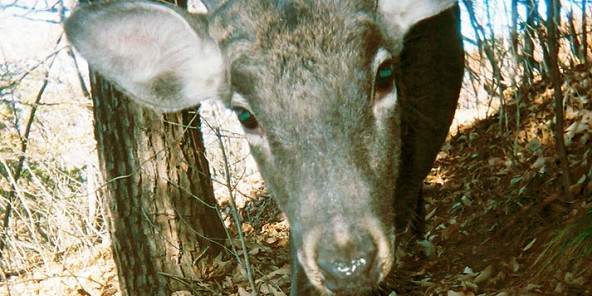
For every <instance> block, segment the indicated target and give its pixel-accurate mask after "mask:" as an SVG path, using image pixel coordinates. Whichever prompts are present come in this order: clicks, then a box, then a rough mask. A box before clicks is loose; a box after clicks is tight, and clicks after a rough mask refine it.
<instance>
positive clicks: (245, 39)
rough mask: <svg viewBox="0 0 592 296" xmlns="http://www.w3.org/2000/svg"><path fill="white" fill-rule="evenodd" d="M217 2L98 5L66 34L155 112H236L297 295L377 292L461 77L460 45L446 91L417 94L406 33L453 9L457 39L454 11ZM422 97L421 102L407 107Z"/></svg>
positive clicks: (435, 6) (422, 0) (423, 2)
mask: <svg viewBox="0 0 592 296" xmlns="http://www.w3.org/2000/svg"><path fill="white" fill-rule="evenodd" d="M204 2H205V1H204ZM204 4H206V6H207V7H208V10H209V12H208V14H207V15H190V14H188V13H186V12H183V11H181V10H178V9H175V8H173V7H169V6H166V5H162V4H156V3H150V2H111V3H108V4H101V5H95V6H86V7H83V8H81V9H79V10H78V11H77V12H75V13H74V14H73V15H72V16H71V17H70V18H69V20H68V21H67V23H66V33H67V35H68V38H69V40H70V41H71V42H72V44H73V45H74V46H75V47H76V48H77V49H78V51H79V52H80V53H81V55H82V56H83V57H85V58H86V59H87V60H88V62H89V64H90V65H91V66H92V67H93V68H94V69H96V70H97V71H99V72H100V73H102V74H103V75H105V76H106V77H107V78H109V79H111V80H112V81H113V82H114V83H115V84H117V85H118V86H119V87H120V88H121V89H122V90H123V91H125V92H127V93H128V94H129V95H130V96H131V97H132V98H134V99H136V100H137V101H138V102H140V103H142V104H144V105H147V106H150V107H152V108H154V109H156V110H159V111H162V112H169V111H177V110H181V109H184V108H188V107H191V106H194V105H197V104H199V102H200V100H202V99H205V98H208V97H214V96H215V97H219V98H220V99H222V100H223V101H224V102H225V103H226V105H227V106H228V107H229V108H232V109H233V110H235V112H236V113H237V115H238V117H239V120H240V121H241V123H242V124H243V127H244V130H245V134H246V137H247V140H248V141H249V143H250V145H251V152H252V154H253V156H254V157H255V160H256V161H257V164H258V166H259V170H260V171H261V173H262V175H263V178H264V179H265V181H266V184H267V185H268V186H269V188H270V191H271V192H272V193H273V195H274V197H275V198H276V200H277V202H278V204H279V205H280V208H281V209H282V210H283V211H284V212H285V213H286V216H287V218H288V221H289V223H290V228H291V229H290V236H291V252H292V256H293V259H292V263H293V269H292V270H293V275H292V276H293V281H292V291H291V293H292V295H301V294H309V293H312V290H311V289H310V287H309V286H311V287H314V290H316V291H318V292H319V293H322V294H345V293H352V294H356V295H357V294H359V293H363V292H366V291H369V290H370V289H372V288H374V287H376V286H377V285H378V283H380V282H381V281H382V280H383V279H384V278H385V277H386V276H387V275H388V274H389V273H390V272H391V269H392V266H393V257H394V249H395V242H396V235H395V234H396V232H397V231H403V228H405V227H406V223H407V222H408V221H409V217H410V215H412V214H413V213H414V211H415V209H416V206H417V205H419V207H420V208H421V207H423V205H422V204H421V202H420V201H421V198H420V194H419V190H420V188H421V182H422V180H423V178H425V175H426V174H427V172H428V171H429V168H430V167H431V166H432V163H433V160H434V157H435V155H436V153H437V151H438V149H439V148H440V145H441V143H442V141H443V139H444V137H445V135H446V132H447V130H448V126H449V125H450V120H451V118H452V115H453V114H454V106H455V105H456V99H457V96H458V90H459V87H460V80H461V78H462V66H463V65H462V63H463V61H462V45H459V44H460V37H459V35H458V36H453V37H454V38H452V40H451V41H450V42H451V43H452V46H451V48H452V50H446V49H438V48H434V49H432V51H434V50H435V52H440V51H441V52H443V53H445V54H444V57H446V55H449V56H451V57H454V59H453V61H444V62H447V63H452V65H453V66H454V67H453V68H454V69H451V73H452V74H448V73H441V72H447V70H446V69H447V66H446V65H444V66H440V67H436V68H437V69H438V70H435V71H434V72H436V73H431V72H430V71H426V73H424V75H426V76H428V77H434V78H433V79H434V80H441V81H436V82H435V84H434V85H435V86H434V87H426V89H429V90H433V91H429V90H424V89H420V90H417V89H409V88H408V87H406V86H407V85H406V84H405V83H403V82H402V81H406V83H407V82H408V85H413V86H414V88H418V87H421V85H422V84H421V83H419V84H418V83H417V82H416V80H419V79H421V77H416V78H413V77H414V73H413V71H412V69H410V70H409V72H408V73H405V71H402V72H401V67H400V65H405V63H406V62H407V63H409V61H404V60H400V59H401V57H403V56H405V55H413V53H406V52H405V50H406V49H405V43H406V42H405V39H404V38H405V36H406V34H407V33H408V31H409V30H410V29H411V28H412V27H413V26H414V25H415V24H417V23H418V22H420V21H422V20H424V19H429V18H431V17H434V16H436V15H439V14H441V13H443V12H444V13H447V14H448V15H450V16H444V19H445V20H444V22H443V23H445V24H446V26H448V27H450V28H448V31H446V32H449V33H450V34H451V35H454V34H457V33H458V22H457V21H456V20H455V19H454V15H455V13H454V11H455V7H456V6H455V1H454V0H414V1H411V0H398V1H378V2H376V1H304V0H295V1H287V0H276V1H273V0H267V1H261V0H251V1H248V0H244V1H241V0H234V1H233V0H229V1H222V2H221V3H219V2H218V1H212V2H208V3H204ZM456 17H457V16H456ZM446 20H447V21H446ZM417 36H418V38H419V39H421V37H422V35H421V32H419V33H418V34H417ZM430 38H431V35H430ZM430 38H428V39H430ZM444 39H445V38H444ZM409 42H410V44H413V40H410V41H409ZM445 43H446V41H445V40H444V41H442V42H440V43H438V44H437V45H436V46H445ZM420 44H421V43H420ZM423 47H426V46H423ZM418 48H421V46H420V47H418ZM422 56H426V58H427V59H428V60H430V61H431V60H438V59H440V58H438V54H435V55H434V54H432V53H430V52H429V50H428V51H427V52H426V53H425V54H421V55H420V56H418V57H416V58H422ZM436 62H439V61H436ZM459 63H460V65H458V64H459ZM408 67H410V68H412V67H413V65H411V66H408ZM459 69H460V70H459ZM403 70H404V69H403ZM424 71H425V69H424ZM447 75H448V76H447ZM399 76H400V77H401V81H399ZM441 76H444V78H441V79H440V78H439V77H441ZM424 84H425V85H426V86H428V85H430V81H425V82H424ZM449 84H450V85H449ZM418 85H419V86H418ZM415 92H417V93H419V94H421V95H420V96H421V97H420V98H417V101H416V103H420V104H421V105H422V106H414V104H413V103H412V102H410V103H409V104H406V103H405V101H404V100H405V99H406V100H409V101H412V100H413V98H414V93H415ZM400 93H401V94H403V95H400ZM440 93H443V95H442V98H440V97H438V96H439V94H440ZM437 102H442V103H443V105H442V104H441V105H442V106H447V107H444V109H445V110H438V107H437V106H438V103H437ZM432 103H434V104H432ZM424 104H426V105H427V106H423V105H424ZM425 108H427V109H425ZM415 112H417V113H419V114H418V115H417V116H414V113H415ZM405 113H407V114H405ZM422 116H424V117H427V119H426V118H423V120H424V122H423V123H420V122H419V121H421V120H419V121H418V122H416V121H417V120H418V119H422ZM432 116H436V118H437V121H431V117H432ZM406 137H408V138H406ZM425 138H428V139H433V141H432V142H430V143H424V142H425ZM403 176H405V178H408V179H407V180H406V179H404V178H403ZM395 192H397V194H396V195H395ZM420 218H423V217H420Z"/></svg>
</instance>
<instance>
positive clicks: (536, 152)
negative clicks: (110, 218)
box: [0, 68, 592, 296]
mask: <svg viewBox="0 0 592 296" xmlns="http://www.w3.org/2000/svg"><path fill="white" fill-rule="evenodd" d="M564 81H565V82H564V84H563V91H564V99H565V104H566V107H565V120H566V122H565V126H566V131H565V133H564V138H565V141H566V145H567V151H568V161H569V164H570V172H569V173H570V177H571V180H572V184H574V185H572V186H571V187H570V188H563V186H562V182H561V173H560V168H559V161H558V158H557V156H556V152H555V151H556V149H555V146H554V140H553V132H552V127H551V126H552V125H551V124H550V123H551V122H554V120H553V116H554V113H553V108H554V107H553V99H552V93H553V92H552V90H551V86H550V85H549V84H547V83H543V82H540V83H535V84H534V85H532V86H529V87H525V88H523V89H520V92H521V94H520V98H521V99H520V104H519V105H516V104H509V105H507V106H505V107H504V110H505V111H506V113H505V115H504V116H502V119H501V120H500V115H499V114H497V115H495V116H492V117H489V118H487V119H484V120H480V121H477V122H473V123H471V124H467V125H465V126H461V127H460V128H459V129H458V130H457V131H456V132H455V133H454V134H453V135H451V137H450V138H449V140H448V141H447V143H446V144H445V146H444V148H443V152H441V154H440V155H439V157H438V160H437V162H436V165H435V166H434V167H435V168H434V169H433V170H432V173H431V174H430V175H429V177H428V178H427V180H426V184H425V190H424V195H425V198H426V203H427V204H426V213H427V216H426V222H427V230H428V233H427V236H426V238H427V240H429V241H430V242H431V244H432V245H433V246H434V248H435V255H434V256H432V257H430V258H427V259H426V258H422V257H421V256H418V255H416V254H418V253H417V252H416V250H414V247H412V245H413V244H410V245H409V246H407V247H404V248H402V250H400V251H399V252H398V266H397V267H396V269H395V273H394V275H393V276H392V280H391V281H390V283H389V284H390V286H393V292H394V293H393V292H391V293H390V295H447V296H461V295H499V296H503V295H592V139H591V136H592V69H589V68H588V69H579V70H574V71H572V72H568V73H564ZM508 95H513V94H508ZM518 114H519V117H517V115H518ZM565 192H569V193H570V194H571V197H570V196H568V194H566V193H565ZM251 195H252V199H251V201H250V202H249V203H247V204H246V206H245V207H244V208H243V212H242V214H243V217H244V219H245V221H246V222H245V223H244V224H243V226H242V229H243V230H244V231H245V233H246V234H247V236H246V245H247V249H248V254H249V260H250V262H251V265H252V277H253V278H254V282H255V285H256V287H257V289H258V292H259V295H287V294H289V284H290V283H289V278H290V267H289V251H288V226H287V224H286V222H285V221H284V219H283V216H282V214H281V213H280V212H279V210H278V209H277V206H276V205H275V203H274V202H273V201H272V200H271V198H270V197H269V196H267V195H266V193H265V190H263V189H262V188H257V189H256V190H254V191H253V192H252V194H251ZM236 246H237V248H240V243H239V242H238V241H237V242H236ZM83 254H84V255H83V256H82V255H81V257H80V258H78V260H77V261H72V262H70V261H63V262H60V263H46V264H55V265H56V267H55V268H56V274H58V275H59V274H62V275H63V276H51V277H48V276H38V275H35V274H29V275H21V276H19V275H15V278H13V279H12V280H11V281H10V282H9V286H7V285H6V284H4V285H3V286H4V287H0V295H103V296H110V295H120V292H119V291H118V288H117V287H118V284H117V276H116V271H115V267H114V264H113V262H112V258H111V253H110V251H109V247H108V246H106V245H103V246H98V247H97V249H95V250H90V251H88V252H85V253H83ZM208 268H209V270H210V271H209V275H210V277H209V279H207V280H204V281H203V282H200V283H196V286H195V287H194V289H195V290H194V292H193V293H190V294H193V295H240V296H243V295H250V293H248V292H247V291H250V288H249V283H248V281H247V276H246V275H247V272H246V271H245V270H244V269H243V268H241V267H240V266H239V265H238V264H237V260H236V258H235V257H234V255H232V256H231V255H228V254H226V255H225V256H221V257H219V258H216V260H215V261H214V263H213V265H212V266H209V267H208ZM66 281H67V283H66ZM63 286H67V287H70V288H67V289H66V288H56V287H63ZM19 291H29V292H28V293H27V294H22V293H20V292H19ZM190 294H182V293H181V294H178V293H175V294H174V295H176V296H181V295H190Z"/></svg>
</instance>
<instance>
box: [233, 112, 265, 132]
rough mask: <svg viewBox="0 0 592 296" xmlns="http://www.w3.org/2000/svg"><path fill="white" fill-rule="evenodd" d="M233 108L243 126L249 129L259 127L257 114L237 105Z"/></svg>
mask: <svg viewBox="0 0 592 296" xmlns="http://www.w3.org/2000/svg"><path fill="white" fill-rule="evenodd" d="M232 110H233V111H234V113H235V114H236V117H238V121H239V122H240V123H241V124H242V125H243V127H245V128H247V129H256V128H257V127H259V122H257V119H256V118H255V115H253V113H251V111H249V110H247V109H245V108H241V107H235V108H233V109H232Z"/></svg>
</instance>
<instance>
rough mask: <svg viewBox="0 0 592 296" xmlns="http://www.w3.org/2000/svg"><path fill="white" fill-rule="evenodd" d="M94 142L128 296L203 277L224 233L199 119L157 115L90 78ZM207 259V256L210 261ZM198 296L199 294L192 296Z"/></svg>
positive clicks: (183, 286) (184, 285)
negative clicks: (105, 181)
mask: <svg viewBox="0 0 592 296" xmlns="http://www.w3.org/2000/svg"><path fill="white" fill-rule="evenodd" d="M91 85H92V95H93V103H94V118H95V137H96V139H97V147H98V154H99V163H100V165H101V171H102V173H103V175H104V179H105V180H107V184H106V187H107V190H106V192H107V199H106V200H107V201H106V203H107V205H106V208H107V213H108V215H109V221H108V222H109V226H110V232H111V239H112V242H113V243H112V248H113V253H114V257H115V261H116V264H117V268H118V272H119V281H120V286H121V289H122V292H123V295H167V296H168V295H171V294H172V293H173V292H175V291H182V290H187V291H190V290H191V286H192V285H191V284H192V283H193V282H194V281H198V280H200V278H202V277H203V274H201V272H200V271H201V270H202V269H201V268H199V267H200V266H199V265H196V263H204V262H205V261H203V260H204V258H208V255H210V256H209V257H210V258H211V255H214V254H216V253H217V252H219V250H220V241H221V239H222V238H223V237H224V233H225V232H224V228H223V225H222V222H221V219H219V215H218V211H217V209H216V202H215V200H214V196H213V189H212V184H211V179H210V174H209V171H208V163H207V160H206V159H205V157H204V146H203V143H202V135H201V131H200V129H199V126H200V124H199V123H200V121H199V117H198V115H197V114H196V112H189V111H185V112H182V113H176V114H168V115H164V116H162V115H158V114H156V113H154V112H153V111H151V110H148V109H145V108H143V107H141V106H139V105H137V104H135V103H133V102H131V101H129V100H128V99H126V98H124V96H123V95H122V94H121V93H119V92H118V91H116V90H114V89H113V88H112V87H111V86H110V85H109V84H108V83H107V82H106V81H105V80H103V79H102V78H101V77H99V76H95V75H91ZM204 254H206V256H204ZM193 294H194V295H195V294H197V293H195V292H194V293H193Z"/></svg>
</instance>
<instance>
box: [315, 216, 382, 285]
mask: <svg viewBox="0 0 592 296" xmlns="http://www.w3.org/2000/svg"><path fill="white" fill-rule="evenodd" d="M338 228H339V227H337V229H336V230H335V231H333V232H332V233H331V232H330V233H329V234H327V235H323V236H321V237H320V238H319V241H318V243H317V245H316V264H317V266H318V270H319V272H320V275H321V281H322V284H323V285H324V286H325V288H327V289H328V290H330V291H332V292H334V293H339V292H343V291H352V290H359V289H368V288H371V287H374V286H376V285H377V284H378V282H379V281H380V280H381V277H382V276H381V273H382V271H383V266H384V265H385V262H382V259H381V258H382V257H381V256H379V246H381V245H384V244H382V243H381V242H380V239H379V238H378V237H376V235H373V233H371V232H370V231H367V230H364V229H355V228H350V229H347V230H340V229H338Z"/></svg>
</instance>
